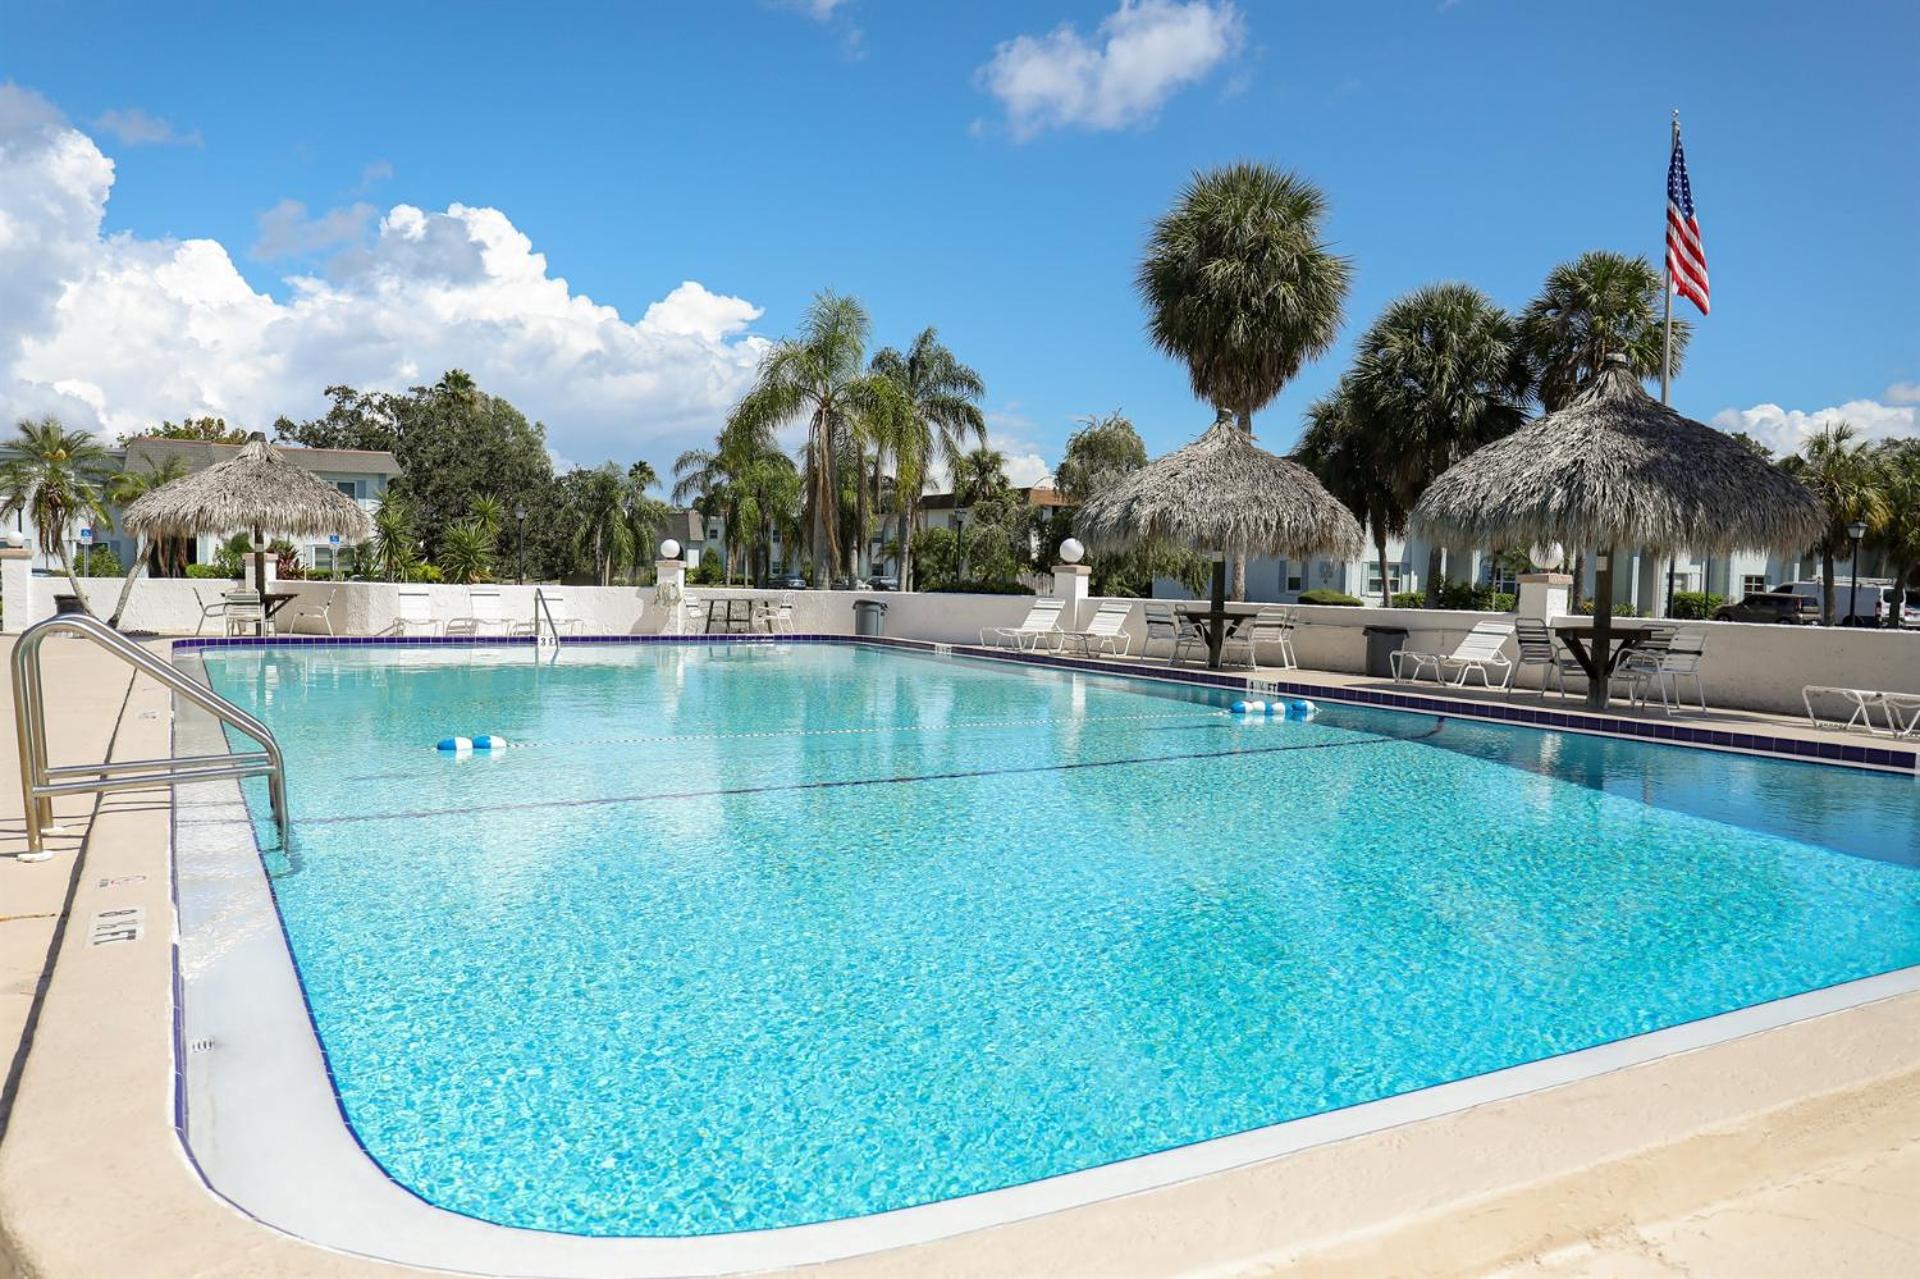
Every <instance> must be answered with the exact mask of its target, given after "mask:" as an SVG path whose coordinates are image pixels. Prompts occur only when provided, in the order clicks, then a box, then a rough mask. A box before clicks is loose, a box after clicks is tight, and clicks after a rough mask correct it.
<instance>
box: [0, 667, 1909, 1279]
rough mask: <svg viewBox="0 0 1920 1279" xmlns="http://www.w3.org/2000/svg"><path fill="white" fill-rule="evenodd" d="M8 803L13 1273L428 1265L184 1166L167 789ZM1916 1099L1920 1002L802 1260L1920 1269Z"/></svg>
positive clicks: (76, 737)
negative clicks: (392, 1258)
mask: <svg viewBox="0 0 1920 1279" xmlns="http://www.w3.org/2000/svg"><path fill="white" fill-rule="evenodd" d="M45 654H46V660H47V688H48V696H49V700H50V702H51V703H52V704H53V705H54V706H56V707H57V708H59V709H58V713H57V714H56V715H55V716H54V718H53V720H52V722H50V724H49V734H50V744H51V747H52V750H53V752H54V756H55V758H56V759H58V760H62V761H66V760H75V759H79V758H82V757H85V756H88V755H91V756H92V757H94V758H98V757H99V754H100V752H102V751H104V750H106V749H107V747H108V744H109V742H111V743H112V749H113V751H114V755H115V757H116V758H129V757H139V756H153V755H161V754H165V753H166V751H167V746H168V740H169V722H170V721H169V715H170V707H169V700H170V699H169V698H168V696H167V694H166V693H165V691H164V690H162V689H161V688H160V687H159V686H157V685H155V684H153V683H152V682H151V681H149V680H147V679H145V678H144V677H142V678H140V679H138V680H130V679H129V678H128V672H127V670H126V668H124V667H122V666H120V665H119V664H118V663H117V662H116V661H114V659H112V658H111V657H110V656H108V655H107V654H104V653H102V652H99V651H98V650H96V649H94V648H92V647H91V646H89V645H84V644H81V643H79V642H75V641H64V640H61V641H53V642H50V643H49V644H48V645H47V647H46V649H45ZM1263 674H1265V673H1264V672H1263ZM9 692H10V690H9ZM1808 731H1811V730H1808ZM1853 740H1857V738H1856V739H1853ZM12 749H13V748H12V744H11V740H9V743H8V745H7V746H6V748H5V750H6V751H7V752H9V755H10V752H11V751H12ZM14 775H15V774H13V773H9V774H8V775H7V776H8V778H9V779H11V777H12V776H14ZM7 790H8V794H7V795H6V797H5V799H4V801H0V804H3V805H4V806H3V807H0V893H4V894H5V897H4V899H3V901H0V916H4V921H0V968H3V970H4V983H0V989H4V990H5V991H6V993H7V1002H6V1004H5V1010H4V1013H0V1016H4V1017H5V1019H6V1020H5V1028H6V1031H7V1032H8V1033H7V1037H6V1038H5V1040H4V1041H0V1042H5V1043H6V1044H7V1045H8V1047H9V1048H12V1047H13V1045H14V1044H15V1043H16V1042H18V1041H19V1039H20V1038H21V1033H22V1031H23V1030H25V1029H28V1028H29V1021H30V1020H31V1023H32V1024H31V1027H30V1029H31V1039H30V1040H29V1041H28V1042H27V1043H26V1044H25V1045H24V1050H25V1051H24V1053H11V1054H10V1056H11V1057H12V1058H13V1063H14V1070H13V1072H11V1073H10V1076H9V1078H10V1080H11V1079H12V1078H13V1077H14V1076H16V1075H17V1088H14V1087H12V1086H11V1084H10V1087H9V1091H8V1095H7V1100H8V1101H9V1102H11V1106H10V1109H9V1112H8V1113H7V1114H6V1115H5V1116H4V1119H5V1122H6V1125H7V1126H6V1129H5V1131H4V1134H0V1262H4V1263H7V1264H11V1265H12V1266H13V1268H14V1269H15V1271H16V1273H20V1274H23V1275H36V1276H48V1277H52V1276H70V1275H71V1276H81V1275H87V1276H91V1275H103V1274H112V1275H116V1276H120V1275H125V1276H139V1275H155V1276H162V1275H166V1276H172V1275H188V1274H192V1275H235V1276H238V1275H319V1276H335V1275H339V1276H349V1275H400V1274H425V1273H432V1272H428V1271H419V1270H413V1269H409V1268H406V1267H400V1266H395V1265H391V1264H387V1263H382V1262H375V1261H370V1260H367V1259H364V1258H359V1257H353V1256H349V1255H346V1254H342V1253H338V1252H330V1251H325V1250H322V1249H319V1248H316V1247H314V1246H313V1245H310V1244H307V1243H305V1242H303V1241H300V1240H297V1239H294V1238H292V1237H290V1236H288V1235H286V1234H283V1233H281V1232H279V1231H276V1230H274V1229H272V1228H270V1227H267V1226H264V1225H262V1224H260V1223H258V1222H256V1221H254V1220H252V1219H250V1218H248V1217H245V1216H244V1215H242V1214H240V1213H239V1212H237V1211H235V1210H234V1209H232V1208H231V1207H230V1206H228V1205H227V1204H226V1203H225V1202H223V1201H222V1200H220V1199H219V1198H217V1197H216V1196H214V1195H213V1194H212V1193H210V1192H209V1191H208V1190H207V1189H206V1188H205V1186H204V1184H203V1183H202V1182H201V1180H200V1179H199V1177H198V1175H197V1173H196V1171H195V1169H194V1168H193V1166H192V1165H191V1163H190V1162H189V1161H188V1159H187V1158H186V1156H185V1154H184V1151H183V1150H182V1148H181V1146H180V1144H179V1142H178V1139H177V1137H176V1134H175V1131H174V1128H173V1122H172V1102H173V1088H174V1080H173V1071H174V1059H173V1042H172V1041H173V1028H172V1018H171V999H172V992H171V981H172V971H171V969H172V964H171V953H170V942H171V938H172V936H173V932H174V923H173V914H172V903H171V897H170V892H169V873H168V862H167V858H168V855H169V849H168V841H169V806H168V803H167V796H166V795H165V793H164V792H154V793H131V794H122V795H118V796H110V797H107V798H106V799H105V800H104V801H102V802H100V803H99V804H97V805H96V804H95V803H94V802H93V801H92V800H91V799H90V798H82V799H75V800H68V801H66V802H65V803H63V804H61V805H59V811H60V813H61V815H62V817H63V818H65V817H72V818H73V819H75V822H76V825H79V826H81V827H83V828H84V829H85V830H86V834H85V837H84V841H83V840H81V839H67V840H62V841H57V842H56V843H54V844H53V845H52V846H53V847H55V848H57V849H60V850H61V851H59V852H57V853H56V855H55V857H54V858H52V859H51V860H49V861H46V862H41V863H31V864H29V863H21V862H19V861H17V860H15V859H14V857H13V856H11V854H16V853H17V852H19V851H20V850H21V848H22V847H23V841H22V839H21V835H20V831H21V827H20V806H19V798H18V794H17V792H16V791H14V790H13V788H12V787H11V786H8V787H7ZM1916 802H1917V803H1920V792H1917V793H1916ZM69 895H70V896H71V900H70V901H69ZM129 908H139V909H142V910H144V912H145V928H144V933H143V935H142V937H141V938H140V939H139V940H137V941H130V942H124V943H113V944H106V945H92V944H90V941H89V938H88V936H87V933H88V925H89V924H90V922H91V921H92V919H93V917H94V916H95V915H96V914H97V913H99V912H101V911H107V910H124V909H129ZM63 921H70V922H69V923H68V924H67V926H66V927H65V928H64V929H63V928H62V927H61V925H62V922H63ZM50 951H51V953H53V954H54V956H55V962H53V963H52V965H51V978H50V980H49V981H47V982H46V983H45V989H44V992H43V993H41V992H39V987H40V985H41V976H42V974H43V972H44V971H46V970H47V968H48V962H47V957H48V955H49V953H50ZM1917 1085H1920V995H1902V996H1898V997H1894V998H1888V999H1882V1000H1879V1001H1878V1002H1874V1003H1870V1004H1866V1005H1863V1006H1861V1007H1858V1008H1853V1009H1849V1010H1846V1011H1841V1012H1834V1013H1828V1014H1826V1015H1822V1016H1818V1017H1814V1018H1811V1019H1808V1020H1804V1021H1798V1022H1794V1023H1792V1024H1790V1025H1786V1026H1782V1027H1780V1028H1778V1029H1773V1030H1767V1031H1763V1032H1760V1033H1757V1034H1751V1035H1747V1036H1744V1037H1742V1038H1738V1039H1735V1040H1732V1041H1729V1042H1726V1043H1722V1044H1717V1045H1714V1046H1711V1047H1706V1048H1701V1049H1697V1050H1694V1051H1690V1052H1684V1053H1680V1054H1677V1055H1674V1056H1670V1057H1665V1058H1661V1059H1659V1060H1657V1061H1653V1062H1649V1063H1646V1064H1644V1065H1637V1066H1631V1067H1627V1068H1624V1069H1620V1070H1616V1071H1613V1072H1611V1073H1608V1074H1603V1075H1599V1076H1595V1077H1593V1078H1588V1079H1583V1080H1579V1081H1577V1082H1574V1083H1569V1084H1564V1085H1560V1086H1557V1087H1553V1088H1550V1089H1545V1090H1542V1091H1539V1092H1534V1093H1530V1094H1527V1095H1525V1096H1519V1097H1513V1098H1509V1099H1506V1100H1502V1101H1496V1102H1490V1103H1488V1104H1485V1105H1481V1106H1477V1107H1474V1108H1472V1109H1468V1110H1463V1111H1459V1112H1457V1113H1454V1114H1449V1115H1445V1116H1441V1117H1439V1118H1434V1119H1426V1120H1421V1121H1418V1122H1414V1123H1408V1124H1404V1125H1401V1126H1398V1127H1394V1128H1390V1129H1387V1130H1384V1131H1381V1132H1375V1133H1371V1134H1368V1135H1365V1136H1360V1137H1354V1138H1350V1139H1348V1140H1344V1141H1340V1142H1336V1143H1332V1144H1328V1145H1322V1146H1316V1147H1313V1148H1311V1149H1307V1150H1303V1151H1300V1152H1298V1153H1296V1154H1292V1155H1287V1156H1284V1157H1281V1158H1275V1159H1269V1160H1264V1161H1261V1162H1258V1163H1253V1164H1250V1165H1247V1166H1245V1167H1241V1168H1237V1169H1234V1170H1231V1171H1228V1172H1222V1173H1215V1174H1211V1175H1208V1176H1204V1177H1199V1178H1195V1179H1193V1180H1190V1181H1186V1182H1183V1183H1181V1184H1177V1185H1173V1186H1169V1187H1166V1188H1163V1189H1159V1190H1153V1191H1148V1192H1144V1193H1139V1194H1134V1195H1129V1196H1126V1197H1124V1198H1119V1199H1114V1200H1109V1201H1106V1202H1102V1203H1096V1204H1091V1205H1087V1206H1085V1207H1080V1208H1073V1209H1069V1210H1065V1211H1062V1212H1057V1213H1052V1214H1049V1215H1047V1216H1042V1217H1038V1218H1034V1219H1031V1220H1027V1221H1021V1222H1016V1223H1013V1224H1009V1225H1005V1226H998V1227H994V1228H992V1229H989V1230H983V1231H977V1232H974V1233H970V1234H966V1235H960V1236H956V1237H953V1238H949V1239H943V1240H939V1241H936V1242H932V1243H927V1244H922V1245H917V1246H914V1247H911V1248H906V1249H900V1250H895V1251H891V1252H885V1253H876V1254H871V1255H868V1256H865V1257H859V1258H853V1259H850V1260H847V1261H842V1262H836V1263H830V1264H828V1265H824V1266H819V1267H814V1268H812V1269H811V1270H810V1271H809V1272H808V1273H820V1272H823V1271H833V1272H837V1273H840V1274H845V1275H862V1276H865V1275H882V1274H885V1275H902V1274H930V1275H931V1274H942V1275H958V1274H993V1275H1001V1274H1006V1275H1017V1274H1032V1275H1042V1274H1048V1275H1059V1274H1095V1273H1098V1274H1140V1275H1146V1274H1174V1273H1209V1274H1238V1273H1248V1274H1276V1275H1280V1274H1289V1275H1291V1274H1300V1275H1310V1274H1312V1275H1382V1274H1405V1275H1463V1276H1464V1275H1477V1274H1487V1273H1493V1272H1503V1273H1506V1274H1511V1275H1524V1274H1542V1275H1554V1276H1571V1275H1581V1274H1588V1275H1632V1274H1636V1273H1644V1274H1652V1275H1660V1274H1669V1273H1680V1271H1679V1270H1678V1269H1677V1267H1678V1266H1679V1265H1682V1264H1684V1265H1686V1266H1689V1267H1691V1270H1690V1272H1691V1273H1693V1274H1696V1275H1714V1274H1729V1275H1736V1274H1737V1275H1743V1276H1745V1275H1756V1274H1765V1273H1767V1270H1766V1269H1765V1268H1764V1266H1766V1265H1775V1266H1776V1267H1777V1271H1778V1273H1783V1274H1785V1273H1792V1274H1802V1275H1804V1274H1808V1273H1820V1272H1822V1270H1824V1271H1825V1272H1828V1273H1848V1274H1861V1275H1877V1274H1889V1275H1891V1274H1895V1273H1900V1272H1901V1271H1902V1270H1906V1271H1912V1270H1914V1269H1916V1268H1920V1240H1916V1238H1915V1237H1914V1236H1915V1235H1916V1234H1920V1232H1916V1231H1915V1230H1914V1229H1913V1227H1912V1226H1911V1222H1912V1221H1914V1220H1916V1219H1920V1212H1916V1204H1915V1191H1914V1182H1915V1178H1914V1176H1913V1170H1914V1168H1915V1165H1916V1163H1920V1086H1917ZM1809 1249H1812V1250H1814V1251H1809ZM1810 1259H1811V1261H1812V1266H1811V1268H1810V1267H1809V1264H1808V1262H1809V1260H1810ZM1796 1261H1797V1262H1798V1263H1799V1264H1797V1265H1796V1264H1794V1263H1795V1262H1796ZM1662 1266H1664V1267H1665V1269H1661V1268H1658V1267H1662Z"/></svg>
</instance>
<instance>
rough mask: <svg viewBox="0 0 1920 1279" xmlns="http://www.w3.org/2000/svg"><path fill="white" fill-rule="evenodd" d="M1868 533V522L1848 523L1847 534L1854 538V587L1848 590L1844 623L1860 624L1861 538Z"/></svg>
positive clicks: (1856, 521)
mask: <svg viewBox="0 0 1920 1279" xmlns="http://www.w3.org/2000/svg"><path fill="white" fill-rule="evenodd" d="M1866 535H1867V522H1866V521H1865V520H1855V521H1853V522H1852V523H1851V524H1849V525H1847V536H1848V537H1850V538H1852V539H1853V558H1852V564H1853V587H1852V589H1851V590H1849V591H1848V592H1847V620H1846V621H1845V622H1843V623H1841V624H1842V625H1849V624H1850V625H1854V626H1858V625H1859V624H1860V623H1859V622H1858V621H1857V620H1856V619H1857V618H1858V617H1859V614H1858V612H1856V610H1857V609H1858V608H1859V607H1860V539H1861V538H1863V537H1865V536H1866Z"/></svg>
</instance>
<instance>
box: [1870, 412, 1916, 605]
mask: <svg viewBox="0 0 1920 1279" xmlns="http://www.w3.org/2000/svg"><path fill="white" fill-rule="evenodd" d="M1876 451H1877V453H1878V455H1879V459H1878V460H1879V463H1880V473H1881V485H1880V487H1881V491H1882V494H1883V495H1884V497H1885V498H1886V505H1887V516H1886V519H1885V520H1884V521H1882V523H1881V525H1880V533H1879V537H1878V539H1877V540H1878V542H1879V545H1880V549H1881V551H1882V553H1883V554H1885V556H1886V558H1887V562H1888V563H1889V564H1891V565H1892V566H1893V573H1894V578H1893V585H1894V592H1893V607H1894V624H1895V625H1899V624H1900V623H1901V621H1902V619H1903V617H1904V614H1905V612H1906V600H1907V589H1908V588H1909V587H1910V586H1912V585H1915V584H1916V583H1920V441H1913V440H1902V441H1887V442H1885V443H1882V444H1881V445H1880V446H1879V448H1878V449H1877V450H1876Z"/></svg>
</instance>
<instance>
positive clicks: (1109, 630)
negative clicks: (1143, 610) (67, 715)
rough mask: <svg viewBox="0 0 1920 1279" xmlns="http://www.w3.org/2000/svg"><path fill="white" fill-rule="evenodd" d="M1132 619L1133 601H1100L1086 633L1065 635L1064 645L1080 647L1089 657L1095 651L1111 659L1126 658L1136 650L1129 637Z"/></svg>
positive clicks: (1063, 638)
mask: <svg viewBox="0 0 1920 1279" xmlns="http://www.w3.org/2000/svg"><path fill="white" fill-rule="evenodd" d="M1131 616H1133V601H1132V600H1101V601H1100V607H1099V608H1097V609H1095V610H1094V611H1093V620H1092V621H1090V622H1088V623H1087V628H1086V629H1085V630H1083V631H1062V632H1061V644H1062V645H1063V646H1065V647H1073V646H1076V645H1077V646H1078V647H1079V649H1080V651H1081V652H1082V653H1084V654H1085V655H1086V656H1088V657H1092V656H1093V655H1094V652H1095V650H1098V651H1099V652H1101V653H1103V654H1105V655H1106V656H1108V657H1125V656H1126V655H1127V653H1128V652H1129V651H1130V650H1131V649H1132V648H1133V636H1131V635H1129V634H1127V619H1128V618H1129V617H1131Z"/></svg>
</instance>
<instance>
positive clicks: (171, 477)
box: [106, 457, 187, 627]
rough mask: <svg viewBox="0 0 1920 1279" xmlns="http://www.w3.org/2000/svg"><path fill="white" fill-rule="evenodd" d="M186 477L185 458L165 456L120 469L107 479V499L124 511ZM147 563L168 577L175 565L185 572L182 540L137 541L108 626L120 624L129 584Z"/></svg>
mask: <svg viewBox="0 0 1920 1279" xmlns="http://www.w3.org/2000/svg"><path fill="white" fill-rule="evenodd" d="M186 474H187V463H186V459H184V458H180V457H169V458H167V459H166V460H165V461H164V462H161V463H159V464H157V465H156V464H155V463H153V462H151V461H149V462H148V463H147V464H146V465H145V466H143V467H141V468H140V469H139V470H137V471H136V470H132V469H131V468H125V467H123V468H121V469H120V470H119V471H117V472H115V473H114V474H113V475H112V476H111V477H109V478H108V480H107V484H106V495H107V500H108V501H110V502H112V503H113V504H114V505H115V506H118V507H121V508H123V509H124V508H125V507H126V506H128V505H129V504H131V503H132V502H134V501H136V500H138V499H139V498H142V497H145V496H146V495H147V494H149V493H151V492H153V491H154V490H155V489H157V488H163V487H165V486H166V485H168V484H171V483H173V482H174V481H175V480H177V479H181V478H183V477H185V475H186ZM149 563H151V564H152V566H153V571H155V572H162V573H168V574H171V573H172V572H173V567H172V566H173V565H175V564H177V565H178V566H179V571H180V572H182V573H184V572H186V565H187V545H186V540H185V539H184V538H178V537H167V538H162V539H160V540H159V541H157V542H148V541H147V540H146V539H145V538H144V537H143V538H141V539H140V545H139V547H138V549H136V550H135V552H134V556H133V563H132V565H131V566H129V568H128V570H127V580H126V581H125V582H123V583H121V585H120V597H119V598H118V599H116V600H115V601H114V602H113V615H112V616H110V617H109V618H107V625H108V626H113V627H118V626H119V625H120V618H121V617H122V615H124V614H125V613H126V611H127V600H128V599H129V598H131V597H132V595H133V584H134V583H135V582H136V581H138V580H139V578H140V573H141V571H142V570H143V569H145V568H146V567H147V566H148V564H149Z"/></svg>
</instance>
